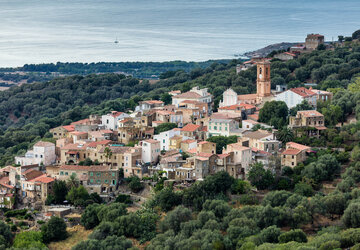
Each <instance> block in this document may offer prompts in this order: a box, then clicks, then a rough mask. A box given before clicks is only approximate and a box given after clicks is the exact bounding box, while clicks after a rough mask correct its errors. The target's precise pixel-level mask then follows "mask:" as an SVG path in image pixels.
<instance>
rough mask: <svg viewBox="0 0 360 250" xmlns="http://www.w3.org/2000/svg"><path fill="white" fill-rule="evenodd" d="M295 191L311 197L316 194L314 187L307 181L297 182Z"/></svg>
mask: <svg viewBox="0 0 360 250" xmlns="http://www.w3.org/2000/svg"><path fill="white" fill-rule="evenodd" d="M294 193H296V194H299V195H302V196H307V197H310V196H312V195H313V194H314V189H313V187H312V186H311V185H310V184H308V183H305V182H299V183H296V184H295V188H294Z"/></svg>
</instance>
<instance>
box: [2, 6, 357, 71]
mask: <svg viewBox="0 0 360 250" xmlns="http://www.w3.org/2000/svg"><path fill="white" fill-rule="evenodd" d="M357 29H360V1H359V0H302V1H295V0H71V1H70V0H55V1H51V0H0V67H15V66H22V65H23V64H30V63H49V62H58V61H61V62H104V61H106V62H123V61H172V60H186V61H205V60H209V59H229V58H230V59H231V58H235V57H237V56H238V55H239V54H242V53H244V52H248V51H252V50H256V49H259V48H261V47H265V46H267V45H269V44H273V43H279V42H303V41H304V39H305V37H306V35H307V34H308V33H320V34H323V35H325V39H326V40H327V41H332V40H337V37H338V35H344V36H350V35H351V34H352V32H353V31H355V30H357ZM115 41H118V43H115Z"/></svg>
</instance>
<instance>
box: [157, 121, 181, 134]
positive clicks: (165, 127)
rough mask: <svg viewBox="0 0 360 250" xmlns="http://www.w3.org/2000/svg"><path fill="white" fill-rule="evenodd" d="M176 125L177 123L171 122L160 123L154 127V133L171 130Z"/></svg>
mask: <svg viewBox="0 0 360 250" xmlns="http://www.w3.org/2000/svg"><path fill="white" fill-rule="evenodd" d="M176 127H177V125H176V124H175V123H171V122H166V123H162V124H160V125H159V126H157V127H156V128H155V134H160V133H162V132H165V131H169V130H172V129H174V128H176Z"/></svg>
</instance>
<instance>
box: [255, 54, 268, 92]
mask: <svg viewBox="0 0 360 250" xmlns="http://www.w3.org/2000/svg"><path fill="white" fill-rule="evenodd" d="M256 93H257V96H258V97H266V96H270V95H271V80H270V62H269V61H261V62H258V63H257V81H256Z"/></svg>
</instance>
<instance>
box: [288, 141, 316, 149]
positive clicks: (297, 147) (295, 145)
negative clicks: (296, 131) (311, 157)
mask: <svg viewBox="0 0 360 250" xmlns="http://www.w3.org/2000/svg"><path fill="white" fill-rule="evenodd" d="M286 148H294V149H298V150H301V151H302V150H309V149H311V148H310V147H308V146H305V145H302V144H299V143H296V142H288V143H286Z"/></svg>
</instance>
